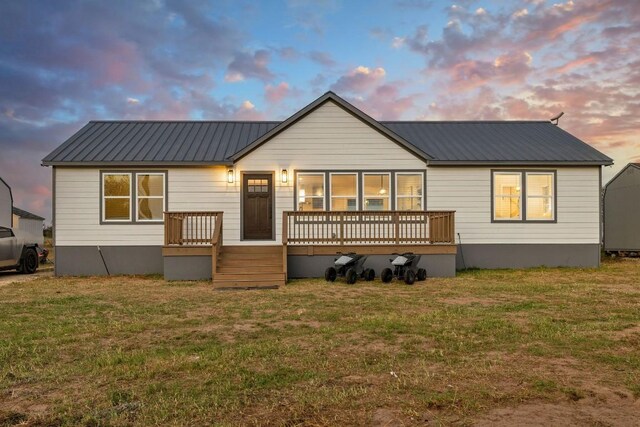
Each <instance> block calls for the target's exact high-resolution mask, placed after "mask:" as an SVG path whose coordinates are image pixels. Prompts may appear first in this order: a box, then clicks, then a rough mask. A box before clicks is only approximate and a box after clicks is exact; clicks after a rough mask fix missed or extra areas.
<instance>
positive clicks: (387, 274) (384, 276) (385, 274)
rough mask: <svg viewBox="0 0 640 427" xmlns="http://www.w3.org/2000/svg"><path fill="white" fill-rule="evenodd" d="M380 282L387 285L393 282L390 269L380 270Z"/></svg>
mask: <svg viewBox="0 0 640 427" xmlns="http://www.w3.org/2000/svg"><path fill="white" fill-rule="evenodd" d="M380 280H382V282H383V283H389V282H390V281H391V280H393V271H391V269H390V268H385V269H384V270H382V273H380Z"/></svg>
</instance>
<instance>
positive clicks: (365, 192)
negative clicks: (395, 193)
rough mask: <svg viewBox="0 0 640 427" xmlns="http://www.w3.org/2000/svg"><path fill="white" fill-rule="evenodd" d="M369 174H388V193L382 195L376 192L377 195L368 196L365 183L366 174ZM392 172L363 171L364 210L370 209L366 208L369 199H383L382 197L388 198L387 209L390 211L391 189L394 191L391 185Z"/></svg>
mask: <svg viewBox="0 0 640 427" xmlns="http://www.w3.org/2000/svg"><path fill="white" fill-rule="evenodd" d="M367 175H387V176H388V177H389V190H388V191H387V194H386V195H380V194H376V195H370V196H367V190H366V185H365V181H366V178H365V177H366V176H367ZM391 184H392V183H391V173H390V172H374V171H372V172H362V203H363V206H362V210H365V211H368V210H369V209H367V208H366V206H367V199H368V198H369V199H382V198H386V199H387V200H388V201H389V203H388V205H389V209H387V210H388V211H390V210H391V191H392V186H391ZM372 212H385V210H382V211H372Z"/></svg>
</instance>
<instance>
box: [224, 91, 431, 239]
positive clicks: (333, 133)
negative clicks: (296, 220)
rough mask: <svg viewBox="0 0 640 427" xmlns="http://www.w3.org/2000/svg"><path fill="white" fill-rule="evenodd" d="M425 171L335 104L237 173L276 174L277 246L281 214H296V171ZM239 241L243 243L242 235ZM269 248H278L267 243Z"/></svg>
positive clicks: (244, 160) (279, 137)
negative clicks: (285, 180)
mask: <svg viewBox="0 0 640 427" xmlns="http://www.w3.org/2000/svg"><path fill="white" fill-rule="evenodd" d="M424 168H425V162H424V161H423V160H420V159H419V158H417V157H416V156H415V155H413V154H412V153H410V152H409V151H407V150H406V149H404V148H402V147H401V146H399V145H398V144H397V143H395V142H393V141H391V140H389V139H388V138H387V137H386V136H384V135H382V134H381V133H379V132H378V131H376V130H375V129H373V128H371V126H369V125H367V124H365V123H363V122H362V121H360V120H359V119H358V118H356V117H354V116H352V115H351V114H350V113H348V112H346V111H344V110H343V109H342V108H341V107H339V106H338V105H336V104H334V103H333V102H327V103H326V104H323V105H322V106H320V107H319V108H318V109H317V110H315V111H313V112H312V113H310V114H309V115H307V116H306V117H304V118H303V119H301V120H300V121H298V122H297V123H296V124H294V125H292V126H291V127H289V128H288V129H286V130H285V131H283V132H282V133H280V134H278V135H277V136H276V137H274V138H273V139H271V140H270V141H268V142H266V143H265V144H264V145H262V146H260V147H259V148H257V149H256V150H254V151H253V152H251V153H249V154H248V155H247V156H245V157H243V158H242V159H240V161H239V162H238V164H237V166H236V170H237V171H275V172H276V219H275V224H276V238H277V242H280V241H281V236H282V211H286V210H293V209H294V207H293V202H294V200H293V185H294V182H293V180H294V174H293V172H294V171H295V170H312V169H317V170H389V169H394V170H403V169H404V170H408V169H410V170H424ZM282 169H287V170H288V171H289V182H288V183H287V184H282V182H281V180H280V171H281V170H282ZM238 177H239V174H238ZM325 191H328V189H326V190H325ZM238 197H239V196H238ZM225 222H226V218H225ZM234 236H237V237H239V232H238V234H237V235H234ZM226 238H227V237H226V235H225V239H226ZM249 243H252V242H249ZM252 244H255V243H252ZM268 244H273V243H272V242H268Z"/></svg>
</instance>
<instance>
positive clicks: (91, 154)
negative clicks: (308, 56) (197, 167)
mask: <svg viewBox="0 0 640 427" xmlns="http://www.w3.org/2000/svg"><path fill="white" fill-rule="evenodd" d="M279 123H280V122H230V121H91V122H89V123H88V124H87V125H85V126H84V127H83V128H82V129H80V130H79V131H78V132H77V133H76V134H75V135H73V136H72V137H71V138H69V139H68V140H67V141H66V142H64V143H63V144H62V145H61V146H60V147H58V148H57V149H56V150H54V151H53V152H52V153H51V154H49V155H48V156H47V157H45V158H44V159H43V161H42V163H43V164H44V165H55V164H74V163H75V164H86V165H90V164H111V165H118V164H122V165H130V164H148V165H172V164H219V163H222V164H228V163H231V161H229V160H228V157H230V156H231V155H232V154H234V153H236V152H238V151H239V150H241V149H242V148H244V147H246V146H247V145H249V143H251V142H252V141H255V140H256V139H258V137H260V136H262V135H264V134H265V133H267V132H268V131H270V130H271V129H273V128H274V127H276V126H277V125H278V124H279Z"/></svg>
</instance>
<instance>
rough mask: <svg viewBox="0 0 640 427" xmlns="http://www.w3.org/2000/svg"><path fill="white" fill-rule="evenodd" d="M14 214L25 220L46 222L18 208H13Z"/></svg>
mask: <svg viewBox="0 0 640 427" xmlns="http://www.w3.org/2000/svg"><path fill="white" fill-rule="evenodd" d="M13 214H14V215H18V216H19V217H20V218H24V219H39V220H40V221H44V218H42V217H41V216H38V215H36V214H32V213H31V212H27V211H25V210H22V209H19V208H16V207H15V206H14V207H13Z"/></svg>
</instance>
